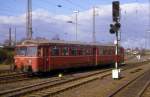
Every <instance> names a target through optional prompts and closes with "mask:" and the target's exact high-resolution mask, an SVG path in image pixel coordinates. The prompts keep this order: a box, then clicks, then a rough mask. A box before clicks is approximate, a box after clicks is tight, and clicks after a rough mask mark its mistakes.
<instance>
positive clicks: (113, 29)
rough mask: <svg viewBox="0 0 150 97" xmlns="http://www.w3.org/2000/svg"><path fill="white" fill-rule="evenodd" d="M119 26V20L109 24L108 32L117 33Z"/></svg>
mask: <svg viewBox="0 0 150 97" xmlns="http://www.w3.org/2000/svg"><path fill="white" fill-rule="evenodd" d="M120 27H121V24H120V23H119V22H116V23H115V24H110V30H109V32H110V33H111V34H115V33H118V31H119V30H120Z"/></svg>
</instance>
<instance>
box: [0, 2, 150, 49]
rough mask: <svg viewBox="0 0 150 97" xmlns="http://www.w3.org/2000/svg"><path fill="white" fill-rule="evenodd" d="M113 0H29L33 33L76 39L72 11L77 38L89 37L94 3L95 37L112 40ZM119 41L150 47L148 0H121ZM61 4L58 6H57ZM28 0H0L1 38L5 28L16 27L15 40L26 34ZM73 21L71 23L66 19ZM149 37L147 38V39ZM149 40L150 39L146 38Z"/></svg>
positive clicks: (35, 34) (2, 39)
mask: <svg viewBox="0 0 150 97" xmlns="http://www.w3.org/2000/svg"><path fill="white" fill-rule="evenodd" d="M111 3H112V0H32V5H33V6H32V7H33V32H34V34H33V36H34V37H37V36H38V37H46V38H47V39H52V38H53V37H55V36H59V37H60V39H62V40H67V41H74V40H75V24H74V22H75V14H74V13H73V11H74V10H79V14H78V23H79V24H78V26H79V27H78V41H84V42H91V41H92V7H93V6H96V7H97V8H96V13H97V16H96V40H97V41H98V42H101V43H103V42H104V43H113V41H114V39H115V36H114V35H111V34H110V33H109V24H110V23H112V12H111V10H112V9H111ZM120 3H121V13H122V16H121V24H122V28H121V32H122V34H121V44H122V45H123V46H124V47H148V46H149V48H150V39H149V38H150V34H148V32H147V31H148V30H149V29H150V27H149V18H148V16H149V7H148V4H149V3H148V0H120ZM58 5H61V7H58ZM26 6H27V0H0V42H3V41H4V40H6V39H8V28H9V27H12V31H13V35H12V36H14V28H16V29H17V40H20V39H21V38H23V37H25V35H26V34H25V28H26V27H25V25H26V24H25V19H26V17H25V12H26V9H27V8H26ZM67 21H73V24H69V23H67ZM148 39H149V40H148ZM148 41H149V42H148Z"/></svg>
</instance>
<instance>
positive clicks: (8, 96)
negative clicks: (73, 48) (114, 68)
mask: <svg viewBox="0 0 150 97" xmlns="http://www.w3.org/2000/svg"><path fill="white" fill-rule="evenodd" d="M107 71H110V69H109V70H108V69H107V70H104V71H99V72H95V73H91V74H86V75H84V74H83V75H80V76H75V77H74V76H72V77H68V78H66V77H65V78H59V79H58V78H56V79H55V80H47V81H43V82H40V83H37V84H33V85H30V86H25V87H21V88H16V89H11V90H6V91H1V92H0V96H1V97H15V96H21V95H24V94H28V93H31V92H34V91H37V90H41V89H44V88H49V87H52V86H59V85H61V84H65V83H68V82H73V81H75V80H80V79H84V78H86V77H89V76H93V75H95V74H99V73H104V72H107Z"/></svg>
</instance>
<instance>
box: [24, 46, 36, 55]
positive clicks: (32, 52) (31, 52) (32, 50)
mask: <svg viewBox="0 0 150 97" xmlns="http://www.w3.org/2000/svg"><path fill="white" fill-rule="evenodd" d="M26 55H27V56H36V55H37V47H27V54H26Z"/></svg>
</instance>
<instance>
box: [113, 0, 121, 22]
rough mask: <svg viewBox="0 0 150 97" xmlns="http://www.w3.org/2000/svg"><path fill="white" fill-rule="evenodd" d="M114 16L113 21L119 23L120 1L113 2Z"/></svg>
mask: <svg viewBox="0 0 150 97" xmlns="http://www.w3.org/2000/svg"><path fill="white" fill-rule="evenodd" d="M112 7H113V8H112V12H113V13H112V15H113V21H117V20H118V19H119V17H120V3H119V1H113V2H112Z"/></svg>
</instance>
